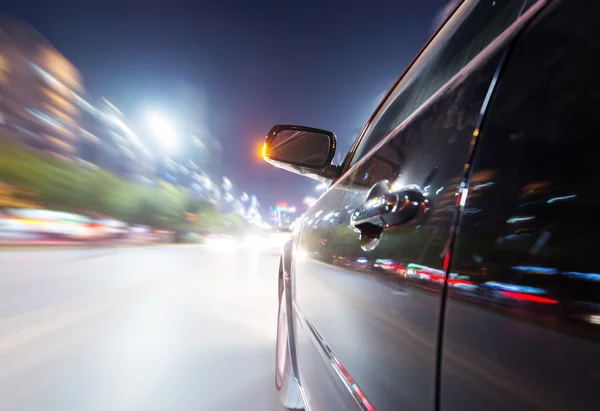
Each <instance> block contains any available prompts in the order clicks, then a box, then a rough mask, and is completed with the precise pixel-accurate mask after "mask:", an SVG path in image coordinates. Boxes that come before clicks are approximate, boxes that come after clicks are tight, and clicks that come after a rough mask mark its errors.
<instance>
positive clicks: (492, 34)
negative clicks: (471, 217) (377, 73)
mask: <svg viewBox="0 0 600 411" xmlns="http://www.w3.org/2000/svg"><path fill="white" fill-rule="evenodd" d="M524 6H525V2H524V1H499V0H496V1H480V2H472V1H467V2H464V3H463V4H462V5H461V6H460V7H459V8H458V9H457V10H456V11H455V13H454V14H453V15H452V17H451V18H450V19H449V21H448V22H447V23H446V25H445V26H444V27H443V28H442V29H441V30H440V31H439V32H438V34H437V35H436V36H435V38H434V39H433V40H432V41H431V42H430V43H429V45H428V46H427V47H426V48H425V49H424V51H423V52H422V53H421V55H420V56H419V58H418V59H416V60H415V62H414V64H413V65H412V67H411V68H410V69H409V70H408V71H407V72H406V74H405V75H404V76H403V78H402V79H401V80H400V82H399V83H398V85H397V86H396V87H395V88H394V89H393V90H392V92H391V94H390V95H389V96H388V97H387V100H386V101H385V102H384V103H383V105H382V106H381V108H380V109H379V111H378V112H377V114H376V115H375V116H374V118H373V120H372V121H371V122H370V124H369V125H368V126H367V128H366V130H365V132H364V133H363V136H362V139H361V141H360V143H359V144H358V145H357V146H356V149H355V150H354V152H353V153H352V155H351V156H349V158H348V160H347V161H348V162H347V164H346V168H348V170H347V171H346V172H345V173H344V174H343V176H342V178H341V179H340V180H339V181H337V182H336V183H335V184H334V185H333V186H332V187H331V188H330V189H329V190H328V191H327V192H326V193H325V194H324V195H323V196H322V197H321V198H320V199H319V201H318V202H317V203H316V204H315V205H314V206H313V207H312V208H311V209H310V210H309V211H308V212H307V213H306V215H305V216H304V218H303V224H302V231H301V232H300V234H299V240H298V244H297V246H296V250H295V253H294V266H293V267H294V268H293V278H294V287H293V308H294V314H295V318H296V322H295V324H294V330H295V338H296V342H295V345H296V359H297V364H298V372H299V375H298V377H299V382H300V384H301V386H302V388H303V391H304V394H305V397H306V400H307V402H308V404H307V405H308V406H309V407H310V408H311V409H316V410H321V409H322V410H334V409H335V410H338V409H351V407H354V408H356V409H367V410H370V409H377V410H399V409H411V410H431V409H432V408H433V407H434V400H435V393H436V387H435V382H436V375H437V371H436V366H437V358H438V355H437V349H438V332H439V324H440V308H441V305H442V298H441V293H440V291H441V290H442V288H443V284H444V272H445V269H446V268H447V267H446V263H447V261H448V256H449V250H450V241H449V240H450V238H451V235H450V234H451V231H452V227H453V224H454V221H455V220H454V219H455V211H456V200H457V195H458V192H459V191H458V190H459V182H460V181H462V179H463V176H464V174H465V164H466V162H467V159H468V158H469V153H470V150H471V147H472V143H473V140H474V138H475V137H476V136H477V134H478V130H477V127H478V121H479V118H480V112H481V110H482V107H483V106H484V104H485V101H486V96H487V95H488V93H489V91H490V87H492V85H493V79H494V75H495V73H496V71H497V68H498V66H499V63H500V61H501V60H502V57H503V55H504V52H505V45H506V44H507V41H508V40H509V39H510V35H508V36H504V38H500V39H499V36H500V35H501V34H502V33H504V32H505V29H506V28H507V27H508V26H509V25H510V24H511V23H513V22H514V21H515V20H516V19H517V18H518V16H519V14H520V13H521V12H522V11H523V10H524ZM494 40H498V41H494ZM374 187H375V188H374ZM388 195H390V196H391V197H389V196H388ZM386 196H388V197H386ZM392 197H393V198H392ZM382 198H386V199H388V200H390V201H392V202H394V201H395V202H396V203H395V205H390V206H389V210H390V213H391V214H389V215H386V216H383V217H382V218H383V219H387V222H388V224H389V227H387V229H386V230H385V231H383V232H378V228H377V227H378V226H377V222H376V223H373V221H375V220H377V218H379V217H378V216H377V215H374V216H373V215H372V216H371V217H373V218H374V219H370V220H369V222H365V221H366V220H365V221H363V222H362V223H361V221H362V220H361V219H363V217H364V215H363V214H364V213H363V211H365V210H366V214H368V211H369V207H372V206H373V205H375V206H376V207H379V206H382V207H385V206H386V205H385V204H387V203H386V202H385V201H384V202H383V203H382V202H381V199H382ZM386 201H387V200H386ZM401 203H402V204H404V205H406V206H407V207H412V209H413V211H414V213H412V214H411V215H410V216H409V217H410V218H407V216H406V215H403V214H402V213H403V212H405V211H406V210H407V208H403V207H404V206H402V204H401ZM390 204H391V203H390ZM401 214H402V218H400V219H399V217H400V216H401ZM390 216H391V219H389V218H388V217H390ZM394 218H395V220H394ZM379 223H381V219H380V220H379ZM352 224H354V227H353V226H352Z"/></svg>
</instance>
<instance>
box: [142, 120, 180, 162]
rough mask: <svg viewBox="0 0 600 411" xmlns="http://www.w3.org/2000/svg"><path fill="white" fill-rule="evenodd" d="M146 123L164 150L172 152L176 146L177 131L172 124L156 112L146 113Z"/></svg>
mask: <svg viewBox="0 0 600 411" xmlns="http://www.w3.org/2000/svg"><path fill="white" fill-rule="evenodd" d="M148 124H149V125H150V127H151V128H152V131H153V132H154V134H155V136H156V138H157V139H158V141H159V143H160V145H161V146H162V148H163V149H164V150H165V152H166V153H167V154H173V152H174V151H175V150H176V148H177V133H176V131H175V128H174V127H173V124H172V123H171V122H170V121H169V120H168V119H167V118H166V117H165V116H163V115H162V114H160V113H157V112H150V113H148Z"/></svg>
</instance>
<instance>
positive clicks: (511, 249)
mask: <svg viewBox="0 0 600 411" xmlns="http://www.w3.org/2000/svg"><path fill="white" fill-rule="evenodd" d="M598 56H600V2H598V1H575V0H570V1H566V0H565V1H544V0H540V1H533V0H532V1H525V0H519V1H516V0H481V1H464V2H462V3H461V4H460V5H459V6H458V7H457V8H456V9H455V10H454V12H453V13H452V14H451V16H450V17H449V18H448V19H447V20H446V22H445V23H444V24H443V25H442V26H441V28H440V29H439V30H438V31H437V33H436V34H435V35H434V36H433V37H432V38H431V40H430V41H429V42H428V43H427V44H426V46H425V47H424V48H423V50H422V51H421V52H420V53H419V55H418V56H417V57H416V58H415V60H414V61H413V62H412V63H411V65H410V66H409V67H408V69H407V70H406V71H405V72H404V73H403V75H402V76H401V77H400V79H399V80H398V81H397V83H396V84H395V85H394V87H393V88H392V89H391V90H390V92H389V93H388V95H387V96H386V97H385V98H384V100H383V101H382V103H381V104H380V105H379V107H378V108H377V110H376V111H375V113H374V114H373V115H372V117H371V119H370V120H369V122H368V123H367V124H366V125H365V126H364V128H363V130H362V132H361V134H360V135H359V137H358V139H357V140H356V142H355V144H354V146H353V147H352V149H351V151H350V152H349V153H348V155H347V156H346V159H345V160H344V162H343V163H342V164H339V165H334V164H332V159H333V157H334V152H335V149H336V138H335V135H334V134H333V133H331V132H329V131H324V130H319V129H314V128H308V127H300V126H286V125H280V126H275V127H274V128H273V129H272V130H271V131H270V132H269V134H268V136H267V139H266V142H265V151H264V153H265V159H266V160H267V161H269V162H270V163H272V164H274V165H275V166H277V167H281V168H284V169H287V170H289V171H292V172H295V173H300V174H304V175H306V176H308V177H311V178H313V179H316V180H319V181H321V182H326V183H328V184H329V188H328V189H327V190H326V192H325V193H324V194H323V195H322V197H321V198H320V199H319V200H318V202H317V203H316V204H315V205H314V206H312V207H311V208H310V209H309V211H308V212H307V213H306V214H305V215H304V216H303V218H302V221H301V223H300V224H298V226H297V227H296V229H295V230H294V235H293V238H292V240H291V241H289V242H288V243H286V245H285V247H284V250H283V253H282V256H281V262H280V269H279V297H280V299H279V301H280V304H279V322H278V335H277V355H276V360H277V363H276V379H275V381H276V387H277V390H278V391H279V394H280V398H281V400H282V402H283V404H284V405H285V406H286V407H288V408H292V409H294V408H305V409H311V410H326V411H337V410H346V409H349V410H350V409H355V410H377V411H383V410H390V411H398V410H411V411H419V410H427V411H431V410H469V411H471V410H472V411H479V410H486V411H493V410H507V409H511V410H515V409H518V410H578V411H580V410H598V409H600V391H599V390H598V388H599V387H600V347H599V345H598V342H599V341H600V332H599V331H600V260H596V254H597V253H598V254H599V255H600V230H599V229H600V184H599V181H600V180H599V177H600V154H599V153H600V151H599V148H600V146H599V145H597V141H596V139H597V138H599V137H600V115H599V114H598V113H597V111H598V110H599V109H600V73H599V72H598V67H597V66H596V63H597V62H598V61H599V60H598Z"/></svg>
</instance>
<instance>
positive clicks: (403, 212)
mask: <svg viewBox="0 0 600 411" xmlns="http://www.w3.org/2000/svg"><path fill="white" fill-rule="evenodd" d="M427 203H428V200H427V198H425V195H424V194H423V192H422V191H421V189H420V187H419V186H416V185H408V186H405V187H403V188H402V189H400V190H398V191H393V192H392V191H391V190H390V183H389V181H387V180H383V181H380V182H379V183H377V184H375V185H374V186H373V187H372V188H371V190H370V191H369V194H368V195H367V200H366V201H365V202H364V203H363V204H362V205H361V206H360V207H358V208H357V209H356V210H355V211H354V213H352V216H351V217H350V225H352V227H353V228H354V229H355V230H356V231H359V232H361V233H363V234H366V235H369V236H374V237H377V238H378V237H379V236H380V235H381V232H383V230H385V229H387V228H390V227H394V226H398V225H401V224H405V223H407V222H409V221H411V220H412V219H413V218H415V217H416V216H417V213H418V211H419V209H421V208H422V209H424V210H425V211H426V210H427V208H428V205H427Z"/></svg>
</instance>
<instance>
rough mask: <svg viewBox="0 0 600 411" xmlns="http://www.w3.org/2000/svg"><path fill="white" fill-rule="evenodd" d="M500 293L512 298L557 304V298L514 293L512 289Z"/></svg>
mask: <svg viewBox="0 0 600 411" xmlns="http://www.w3.org/2000/svg"><path fill="white" fill-rule="evenodd" d="M500 294H501V295H503V296H505V297H509V298H512V299H514V300H521V301H532V302H535V303H542V304H558V301H557V300H553V299H551V298H545V297H538V296H537V295H531V294H524V293H515V292H512V291H500Z"/></svg>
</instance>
